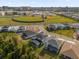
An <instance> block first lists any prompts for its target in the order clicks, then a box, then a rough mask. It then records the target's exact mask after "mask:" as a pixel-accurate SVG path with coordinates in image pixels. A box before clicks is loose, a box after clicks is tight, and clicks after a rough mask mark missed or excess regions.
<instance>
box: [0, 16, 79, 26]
mask: <svg viewBox="0 0 79 59" xmlns="http://www.w3.org/2000/svg"><path fill="white" fill-rule="evenodd" d="M15 19H17V20H20V21H21V20H22V21H41V20H42V18H41V17H40V16H36V17H33V16H19V17H15ZM44 23H45V24H52V23H78V21H75V20H74V19H70V18H66V17H62V16H58V15H56V16H48V17H47V19H45V22H44ZM27 24H35V23H21V22H15V21H12V17H7V16H2V17H1V16H0V25H27ZM37 24H38V23H37ZM39 24H41V23H39ZM42 24H43V23H42Z"/></svg>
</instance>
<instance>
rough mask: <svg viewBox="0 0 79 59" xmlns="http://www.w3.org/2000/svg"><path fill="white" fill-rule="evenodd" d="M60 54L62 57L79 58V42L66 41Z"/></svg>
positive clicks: (63, 58)
mask: <svg viewBox="0 0 79 59" xmlns="http://www.w3.org/2000/svg"><path fill="white" fill-rule="evenodd" d="M60 55H61V56H60V59H79V42H65V43H64V44H63V46H62V48H61V51H60Z"/></svg>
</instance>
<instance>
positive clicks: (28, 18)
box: [15, 16, 42, 21]
mask: <svg viewBox="0 0 79 59" xmlns="http://www.w3.org/2000/svg"><path fill="white" fill-rule="evenodd" d="M15 19H16V20H18V21H42V18H41V16H20V17H16V18H15Z"/></svg>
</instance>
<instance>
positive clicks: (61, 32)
mask: <svg viewBox="0 0 79 59" xmlns="http://www.w3.org/2000/svg"><path fill="white" fill-rule="evenodd" d="M53 32H54V33H57V34H61V35H64V36H67V37H71V38H73V34H74V30H73V29H70V30H57V31H53Z"/></svg>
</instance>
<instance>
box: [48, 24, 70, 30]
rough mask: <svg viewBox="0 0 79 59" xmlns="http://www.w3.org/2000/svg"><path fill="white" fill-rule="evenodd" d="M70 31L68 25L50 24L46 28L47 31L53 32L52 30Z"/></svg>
mask: <svg viewBox="0 0 79 59" xmlns="http://www.w3.org/2000/svg"><path fill="white" fill-rule="evenodd" d="M66 29H70V26H69V25H68V24H50V25H48V27H47V30H48V31H53V30H66Z"/></svg>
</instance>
